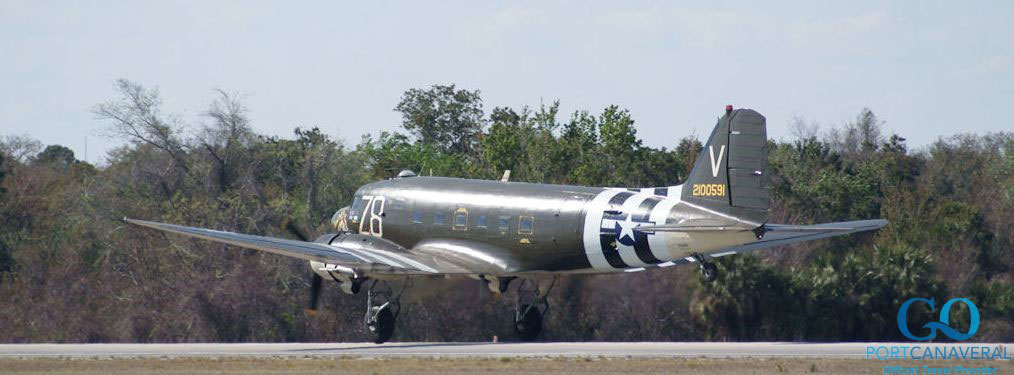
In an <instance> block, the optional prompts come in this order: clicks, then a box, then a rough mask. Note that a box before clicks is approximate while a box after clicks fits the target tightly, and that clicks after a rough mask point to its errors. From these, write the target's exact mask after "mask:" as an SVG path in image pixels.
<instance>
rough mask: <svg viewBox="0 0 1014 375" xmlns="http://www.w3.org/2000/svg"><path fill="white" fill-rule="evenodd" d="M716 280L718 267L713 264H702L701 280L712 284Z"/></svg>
mask: <svg viewBox="0 0 1014 375" xmlns="http://www.w3.org/2000/svg"><path fill="white" fill-rule="evenodd" d="M717 278H718V266H716V265H715V264H714V263H704V264H702V265H701V279H702V280H704V281H705V282H709V283H710V282H712V281H715V279H717Z"/></svg>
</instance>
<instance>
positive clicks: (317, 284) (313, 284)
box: [306, 273, 324, 316]
mask: <svg viewBox="0 0 1014 375" xmlns="http://www.w3.org/2000/svg"><path fill="white" fill-rule="evenodd" d="M323 285H324V278H323V277H320V275H318V274H316V273H315V274H313V279H312V280H311V281H310V308H309V309H307V310H306V312H307V314H309V315H310V316H314V315H316V314H317V301H319V300H320V288H321V286H323Z"/></svg>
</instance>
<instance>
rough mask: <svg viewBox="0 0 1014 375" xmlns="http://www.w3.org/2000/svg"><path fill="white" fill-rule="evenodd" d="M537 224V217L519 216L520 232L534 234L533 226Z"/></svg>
mask: <svg viewBox="0 0 1014 375" xmlns="http://www.w3.org/2000/svg"><path fill="white" fill-rule="evenodd" d="M534 226H535V218H534V217H532V216H521V217H519V218H518V234H532V227H534Z"/></svg>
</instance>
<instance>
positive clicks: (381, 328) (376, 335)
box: [367, 307, 395, 344]
mask: <svg viewBox="0 0 1014 375" xmlns="http://www.w3.org/2000/svg"><path fill="white" fill-rule="evenodd" d="M394 322H395V320H394V313H392V312H391V309H390V308H388V307H385V308H382V309H380V311H378V312H377V320H376V322H374V323H373V324H371V325H367V327H368V328H369V329H370V332H371V333H373V343H375V344H383V343H385V342H387V340H390V339H391V336H394Z"/></svg>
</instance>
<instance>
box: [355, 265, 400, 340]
mask: <svg viewBox="0 0 1014 375" xmlns="http://www.w3.org/2000/svg"><path fill="white" fill-rule="evenodd" d="M410 280H411V279H405V280H403V281H402V282H401V287H400V288H398V291H397V292H395V291H394V289H393V288H391V286H390V285H389V284H388V282H387V281H383V280H372V281H370V285H369V290H368V291H367V294H366V318H365V319H364V322H363V323H365V325H366V330H367V331H369V332H370V333H372V334H373V342H374V343H377V344H383V343H384V342H386V341H387V340H390V339H391V336H394V323H395V321H396V320H397V319H398V313H400V312H401V301H400V299H401V294H402V293H404V292H405V289H407V288H408V286H409V284H411V281H410Z"/></svg>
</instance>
